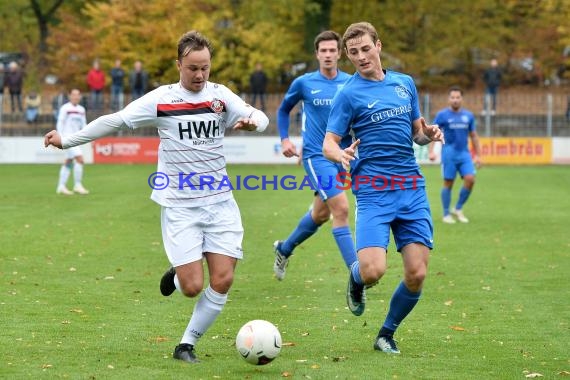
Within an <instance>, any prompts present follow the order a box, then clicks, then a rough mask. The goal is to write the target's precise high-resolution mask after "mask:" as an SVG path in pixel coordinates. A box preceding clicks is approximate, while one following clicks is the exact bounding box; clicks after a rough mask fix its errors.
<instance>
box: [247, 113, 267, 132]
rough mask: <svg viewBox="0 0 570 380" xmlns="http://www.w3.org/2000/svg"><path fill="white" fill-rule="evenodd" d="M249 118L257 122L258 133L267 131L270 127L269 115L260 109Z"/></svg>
mask: <svg viewBox="0 0 570 380" xmlns="http://www.w3.org/2000/svg"><path fill="white" fill-rule="evenodd" d="M249 117H250V119H252V120H253V121H255V124H257V128H256V129H255V130H256V131H257V132H263V131H265V128H267V126H268V125H269V118H268V117H267V115H266V114H265V113H263V112H262V111H260V110H258V109H254V111H253V112H252V113H251V115H250V116H249Z"/></svg>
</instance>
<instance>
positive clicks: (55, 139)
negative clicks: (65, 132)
mask: <svg viewBox="0 0 570 380" xmlns="http://www.w3.org/2000/svg"><path fill="white" fill-rule="evenodd" d="M50 145H53V146H55V147H56V148H59V149H62V146H61V135H60V134H59V133H58V132H57V131H56V130H55V129H54V130H52V131H49V132H48V133H46V135H45V136H44V146H45V147H46V148H47V147H48V146H50Z"/></svg>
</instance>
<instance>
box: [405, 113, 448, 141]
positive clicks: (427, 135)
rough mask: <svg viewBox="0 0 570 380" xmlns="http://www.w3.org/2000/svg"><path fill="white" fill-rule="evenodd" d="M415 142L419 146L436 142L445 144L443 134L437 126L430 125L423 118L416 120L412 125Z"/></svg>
mask: <svg viewBox="0 0 570 380" xmlns="http://www.w3.org/2000/svg"><path fill="white" fill-rule="evenodd" d="M412 127H413V135H412V138H413V140H414V142H415V143H416V144H418V145H427V144H429V143H431V142H434V141H441V143H442V144H445V138H444V136H443V132H442V131H441V130H440V129H439V126H438V125H437V124H431V125H428V124H427V123H426V120H425V119H424V118H423V117H420V118H419V119H416V120H414V122H413V123H412Z"/></svg>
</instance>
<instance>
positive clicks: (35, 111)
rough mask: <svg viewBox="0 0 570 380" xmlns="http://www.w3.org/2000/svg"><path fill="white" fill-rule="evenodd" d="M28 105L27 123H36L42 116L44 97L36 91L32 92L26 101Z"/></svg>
mask: <svg viewBox="0 0 570 380" xmlns="http://www.w3.org/2000/svg"><path fill="white" fill-rule="evenodd" d="M24 102H25V104H26V122H28V123H36V122H37V121H38V117H39V116H40V106H41V105H42V97H41V95H40V94H38V93H37V92H35V91H32V92H30V93H29V94H28V95H27V96H26V98H25V99H24Z"/></svg>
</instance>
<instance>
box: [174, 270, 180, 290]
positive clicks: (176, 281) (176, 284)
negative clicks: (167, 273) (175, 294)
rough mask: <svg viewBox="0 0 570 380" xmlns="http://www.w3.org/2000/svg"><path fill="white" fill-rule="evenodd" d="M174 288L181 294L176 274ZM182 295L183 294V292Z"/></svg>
mask: <svg viewBox="0 0 570 380" xmlns="http://www.w3.org/2000/svg"><path fill="white" fill-rule="evenodd" d="M174 286H175V287H176V290H178V291H179V292H181V290H180V281H178V275H177V274H175V275H174ZM181 293H182V292H181Z"/></svg>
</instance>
